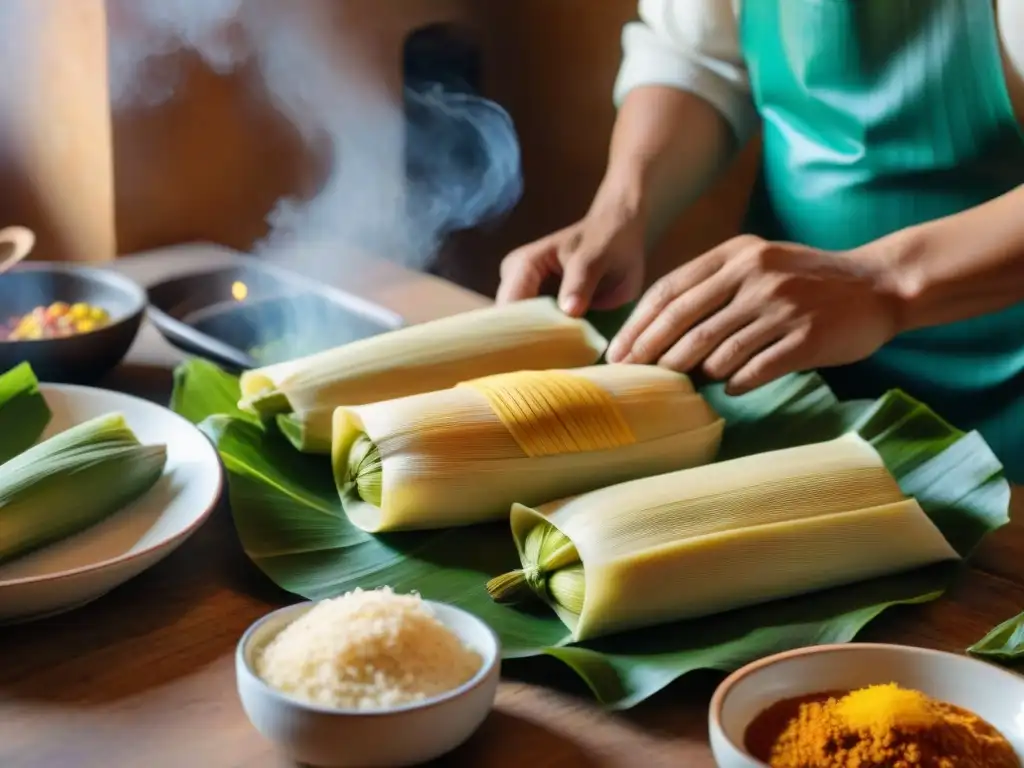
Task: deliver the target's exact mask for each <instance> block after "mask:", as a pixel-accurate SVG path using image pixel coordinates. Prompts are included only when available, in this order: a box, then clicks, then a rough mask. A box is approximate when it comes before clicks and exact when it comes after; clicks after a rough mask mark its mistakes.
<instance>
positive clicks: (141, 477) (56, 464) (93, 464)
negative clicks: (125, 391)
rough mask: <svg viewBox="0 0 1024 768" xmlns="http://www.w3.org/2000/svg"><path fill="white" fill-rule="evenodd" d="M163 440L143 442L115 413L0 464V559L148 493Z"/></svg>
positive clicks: (160, 464) (159, 466) (160, 467)
mask: <svg viewBox="0 0 1024 768" xmlns="http://www.w3.org/2000/svg"><path fill="white" fill-rule="evenodd" d="M166 461H167V451H166V448H165V446H163V445H141V444H140V443H139V441H138V439H137V438H136V437H135V434H134V433H133V432H132V431H131V429H130V428H129V427H128V425H127V423H126V422H125V420H124V417H123V416H122V415H121V414H118V413H112V414H109V415H106V416H100V417H98V418H95V419H91V420H89V421H87V422H84V423H83V424H79V425H77V426H75V427H72V428H70V429H68V430H66V431H64V432H61V433H59V434H57V435H54V436H53V437H51V438H49V439H48V440H45V441H43V442H41V443H39V444H38V445H36V446H34V447H32V448H30V449H29V450H27V451H25V452H24V453H22V454H20V455H18V456H16V457H14V458H13V459H10V460H9V461H7V462H6V463H5V464H2V465H0V562H3V561H6V560H10V559H13V558H16V557H20V556H21V555H24V554H27V553H29V552H31V551H33V550H36V549H38V548H40V547H43V546H46V545H47V544H51V543H54V542H56V541H59V540H61V539H64V538H67V537H68V536H71V535H73V534H76V533H79V532H80V531H83V530H85V529H86V528H89V527H91V526H93V525H95V524H96V523H98V522H100V521H101V520H103V519H105V518H106V517H108V516H109V515H112V514H113V513H115V512H117V511H118V510H120V509H122V508H124V507H126V506H127V505H128V504H130V503H131V502H132V501H134V500H135V499H137V498H139V497H140V496H142V494H144V493H145V492H146V491H148V490H149V489H150V488H152V487H153V485H154V484H155V483H156V481H157V480H158V479H159V478H160V476H161V475H162V474H163V471H164V466H165V464H166Z"/></svg>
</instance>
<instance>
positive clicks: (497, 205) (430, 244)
mask: <svg viewBox="0 0 1024 768" xmlns="http://www.w3.org/2000/svg"><path fill="white" fill-rule="evenodd" d="M353 1H354V0H346V3H344V4H339V3H336V2H333V0H315V1H314V0H303V1H301V2H299V1H297V0H244V1H243V0H108V9H109V13H110V15H111V27H112V29H113V33H112V36H113V38H114V44H113V45H112V46H111V60H110V63H111V72H110V78H111V93H112V97H113V99H114V104H115V108H119V107H120V108H125V107H148V106H154V105H157V104H159V103H161V102H163V101H166V100H167V99H171V98H174V96H175V93H176V89H177V87H178V86H179V85H180V82H179V81H180V77H181V72H180V71H179V69H178V62H177V60H176V55H177V54H180V53H181V52H183V51H188V50H191V51H194V52H195V53H196V54H198V55H199V56H201V57H202V58H203V59H204V60H205V62H206V63H207V65H208V66H209V67H210V68H212V69H213V70H215V71H217V72H220V73H225V74H226V73H230V72H233V71H235V70H237V69H238V68H239V67H241V66H242V65H243V64H244V65H249V66H251V67H252V69H253V70H254V71H255V72H256V73H257V76H258V82H256V83H254V87H255V88H256V89H258V90H256V91H254V92H261V93H263V94H264V95H265V97H266V98H267V99H269V100H270V102H271V103H272V104H273V106H274V107H275V108H276V109H277V110H278V111H279V112H280V113H281V114H282V115H284V116H285V117H286V118H287V119H288V120H289V121H290V122H291V123H292V124H293V125H294V126H295V128H296V129H297V130H298V132H299V134H300V135H301V136H302V137H303V138H304V140H305V141H306V142H307V143H308V144H309V145H310V146H311V147H312V146H317V147H319V146H321V145H323V146H326V147H327V148H328V154H327V158H326V160H327V162H328V163H329V165H330V173H329V175H328V176H327V179H326V181H325V183H324V184H323V186H322V187H321V189H320V190H319V191H318V192H317V194H316V195H315V196H313V197H312V198H311V199H304V200H300V199H291V198H286V199H282V200H280V201H279V202H278V204H277V206H276V207H275V208H274V210H273V211H271V212H270V214H269V217H268V223H269V224H270V228H271V231H270V234H269V235H268V236H267V238H266V239H265V240H264V241H262V242H261V243H259V244H258V246H257V248H256V251H257V252H258V253H259V254H261V255H263V256H265V257H267V258H272V259H275V260H279V261H281V262H282V263H286V264H287V266H289V267H290V268H292V269H297V270H298V271H300V272H304V273H306V274H308V275H311V276H314V277H316V278H317V279H320V280H324V281H327V282H330V281H332V276H336V275H341V274H343V271H344V269H345V258H344V255H345V253H348V252H362V253H368V254H371V255H374V256H384V257H387V258H390V259H392V260H395V261H399V262H401V263H403V264H405V265H406V266H410V267H415V268H424V267H426V266H427V265H429V263H430V261H431V259H432V257H433V256H435V255H436V252H437V249H438V247H439V245H440V244H441V243H442V242H443V240H444V238H445V236H446V235H448V234H450V233H451V232H453V231H455V230H459V229H466V228H471V227H474V226H478V225H480V224H483V223H485V222H487V221H489V220H492V219H494V218H496V217H499V216H501V215H503V214H505V213H506V212H508V211H509V210H510V209H511V208H512V207H513V206H514V205H515V204H516V202H517V201H518V199H519V196H520V194H521V192H522V180H521V176H520V157H519V147H518V142H517V139H516V135H515V131H514V128H513V126H512V123H511V120H510V119H509V117H508V115H507V114H506V113H505V112H504V111H503V110H502V109H501V108H500V107H499V106H498V105H496V104H494V103H492V102H490V101H488V100H486V99H483V98H480V97H479V96H476V95H473V94H468V93H460V92H457V91H453V90H451V89H450V88H449V87H446V86H444V85H442V84H440V83H426V84H419V85H418V86H414V85H413V84H406V85H405V86H404V99H403V98H401V97H399V95H398V94H396V93H394V90H393V89H392V90H391V91H389V88H388V86H387V84H386V83H383V82H380V81H379V80H378V73H375V72H372V71H370V70H369V69H368V68H367V67H365V66H364V65H363V64H362V63H361V60H360V59H359V57H358V56H356V55H354V53H353V52H352V51H351V50H348V49H349V46H346V45H345V44H344V39H343V37H344V35H343V34H342V35H341V37H342V41H341V42H339V30H340V26H339V19H338V12H337V10H336V9H337V8H338V7H339V5H347V4H348V3H349V2H353ZM360 1H365V2H373V1H374V0H360ZM377 1H378V2H381V1H383V2H386V0H377ZM332 6H333V9H332ZM340 31H342V32H343V30H340ZM353 47H354V46H353ZM403 102H404V104H403ZM407 169H408V172H409V174H410V176H411V178H409V179H407V178H406V175H407V173H406V172H407ZM302 325H303V326H305V325H306V323H302Z"/></svg>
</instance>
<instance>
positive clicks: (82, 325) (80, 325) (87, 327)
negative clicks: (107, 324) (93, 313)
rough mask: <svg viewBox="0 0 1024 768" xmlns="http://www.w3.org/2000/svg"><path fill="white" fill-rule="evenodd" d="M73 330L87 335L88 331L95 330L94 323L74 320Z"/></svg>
mask: <svg viewBox="0 0 1024 768" xmlns="http://www.w3.org/2000/svg"><path fill="white" fill-rule="evenodd" d="M75 330H76V331H78V332H79V333H88V332H89V331H94V330H96V323H94V322H93V321H92V320H76V321H75Z"/></svg>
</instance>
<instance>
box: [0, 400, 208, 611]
mask: <svg viewBox="0 0 1024 768" xmlns="http://www.w3.org/2000/svg"><path fill="white" fill-rule="evenodd" d="M40 389H41V390H42V393H43V396H44V397H45V398H46V402H47V404H48V405H49V406H50V410H51V411H52V412H53V418H52V419H51V420H50V423H49V425H48V426H47V428H46V432H45V433H44V434H43V437H50V436H52V435H54V434H56V433H57V432H61V431H63V430H65V429H68V428H69V427H72V426H74V425H76V424H80V423H82V422H83V421H86V420H88V419H91V418H94V417H96V416H101V415H103V414H106V413H111V412H113V411H116V412H119V413H121V414H122V415H123V416H124V417H125V420H126V421H127V422H128V425H129V426H130V427H131V428H132V430H133V431H134V432H135V434H136V435H137V436H138V438H139V440H140V441H142V442H143V443H163V444H165V445H166V446H167V466H166V468H165V470H164V476H163V477H162V478H161V479H160V480H159V481H157V484H156V485H155V486H154V487H153V488H152V489H151V490H150V491H149V492H148V493H146V494H145V495H144V496H143V497H141V498H140V499H138V500H137V501H136V502H135V503H133V504H132V505H131V506H129V507H126V508H125V509H123V510H121V511H119V512H118V513H116V514H115V515H113V516H111V517H109V518H107V519H106V520H104V521H103V522H101V523H99V524H98V525H95V526H93V527H92V528H89V529H88V530H86V531H83V532H82V533H80V534H78V535H76V536H73V537H71V538H69V539H65V540H64V541H61V542H58V543H57V544H54V545H52V546H49V547H46V548H44V549H41V550H38V551H37V552H34V553H32V554H29V555H26V556H25V557H22V558H19V559H17V560H14V561H12V562H10V563H7V564H5V565H3V566H0V622H3V623H7V622H14V621H26V620H30V619H37V618H42V617H44V616H49V615H52V614H55V613H61V612H63V611H67V610H70V609H72V608H76V607H78V606H80V605H84V604H85V603H88V602H91V601H92V600H95V599H96V598H98V597H101V596H102V595H104V594H106V593H107V592H109V591H110V590H112V589H113V588H114V587H117V586H119V585H121V584H123V583H124V582H126V581H128V580H129V579H131V578H133V577H134V576H137V575H138V574H140V573H141V572H142V571H144V570H146V569H147V568H149V567H151V566H152V565H154V564H155V563H157V562H158V561H160V560H162V559H163V558H164V557H166V556H167V555H168V554H170V553H171V552H173V551H174V550H175V549H176V548H177V547H178V546H179V545H180V544H181V543H182V542H183V541H185V540H186V539H187V538H188V537H189V536H190V535H191V534H192V533H194V532H195V531H196V529H198V528H199V526H200V525H202V523H203V522H204V521H205V520H206V519H207V517H209V515H210V513H211V512H212V511H213V509H214V507H215V506H216V504H217V500H218V498H219V497H220V493H221V487H222V475H221V467H220V461H219V459H218V457H217V452H216V450H214V447H213V445H212V444H211V443H210V441H209V440H207V438H206V437H205V436H204V435H203V433H202V432H200V431H199V430H198V429H196V427H195V426H193V425H192V424H190V423H189V422H188V421H186V420H185V419H183V418H182V417H180V416H178V415H177V414H175V413H173V412H172V411H169V410H167V409H166V408H162V407H161V406H159V405H155V404H154V403H150V402H148V401H146V400H141V399H139V398H137V397H132V396H130V395H124V394H121V393H119V392H110V391H108V390H103V389H93V388H90V387H77V386H70V385H63V384H43V385H41V386H40Z"/></svg>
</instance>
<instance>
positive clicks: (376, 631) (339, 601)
mask: <svg viewBox="0 0 1024 768" xmlns="http://www.w3.org/2000/svg"><path fill="white" fill-rule="evenodd" d="M482 663H483V660H482V658H481V656H480V654H479V653H477V652H476V651H475V650H473V649H472V648H469V647H468V646H466V645H465V644H464V643H463V641H462V640H461V639H460V638H459V637H458V636H457V635H456V634H455V633H454V632H452V631H451V630H450V629H448V628H447V627H446V626H445V625H444V624H443V623H442V622H441V621H439V620H438V619H437V618H436V617H435V615H434V613H433V611H432V610H431V608H430V606H429V605H428V604H427V603H425V602H423V600H422V599H421V598H420V597H419V596H418V595H399V594H395V593H394V592H393V591H392V590H391V589H390V588H388V587H384V588H382V589H378V590H372V591H363V590H359V589H357V590H355V591H353V592H349V593H347V594H344V595H342V596H340V597H337V598H334V599H331V600H323V601H321V602H319V603H317V604H316V605H315V606H314V607H313V608H312V609H310V610H309V611H308V612H307V613H305V614H304V615H303V616H302V617H300V618H299V619H296V620H295V621H294V622H292V623H291V624H289V625H288V626H287V627H285V628H284V629H283V630H281V632H280V633H279V634H278V635H277V636H276V637H274V639H273V640H271V641H270V642H269V643H268V644H267V645H266V647H265V648H264V649H263V652H262V653H259V654H258V655H257V657H256V659H255V665H256V673H257V674H258V675H259V676H260V677H261V678H262V679H263V680H265V681H266V682H267V683H268V684H269V685H270V686H272V687H273V688H276V689H278V690H279V691H281V692H283V693H286V694H288V695H290V696H293V697H295V698H297V699H301V700H303V701H307V702H310V703H313V704H318V705H322V706H329V707H336V708H340V709H356V710H373V709H387V708H390V707H396V706H401V705H403V704H411V703H414V702H417V701H422V700H424V699H428V698H432V697H434V696H438V695H440V694H442V693H445V692H447V691H450V690H452V689H454V688H457V687H458V686H460V685H462V684H463V683H466V682H467V681H469V680H470V679H471V678H472V677H473V676H474V675H475V674H476V673H477V672H478V671H479V669H480V665H481V664H482Z"/></svg>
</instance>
